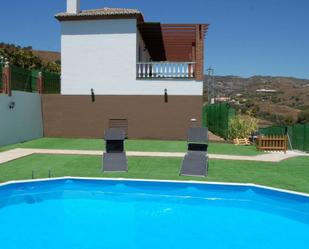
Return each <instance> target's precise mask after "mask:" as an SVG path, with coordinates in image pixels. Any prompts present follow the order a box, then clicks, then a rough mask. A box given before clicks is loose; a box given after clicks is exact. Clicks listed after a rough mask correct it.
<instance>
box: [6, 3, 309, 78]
mask: <svg viewBox="0 0 309 249" xmlns="http://www.w3.org/2000/svg"><path fill="white" fill-rule="evenodd" d="M0 6H1V11H0V13H1V14H0V23H1V28H0V41H3V42H8V43H15V44H19V45H22V46H28V45H31V46H33V48H35V49H41V50H54V51H59V50H60V27H59V24H58V22H57V21H56V20H55V19H54V17H53V16H54V14H55V13H57V12H62V11H64V10H65V6H66V0H27V1H21V0H9V1H5V0H2V1H1V5H0ZM104 6H108V7H128V8H139V9H140V10H141V11H142V12H143V13H144V17H145V20H146V21H160V22H163V23H209V24H210V27H209V32H208V33H207V36H206V41H205V44H206V51H205V56H206V65H205V69H206V68H208V67H209V66H212V67H213V68H214V69H215V74H217V75H240V76H251V75H281V76H294V77H300V78H307V79H309V0H189V1H184V0H152V1H150V0H146V1H145V0H126V1H125V0H81V7H82V9H87V8H97V7H104Z"/></svg>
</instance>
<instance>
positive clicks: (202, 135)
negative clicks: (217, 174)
mask: <svg viewBox="0 0 309 249" xmlns="http://www.w3.org/2000/svg"><path fill="white" fill-rule="evenodd" d="M207 142H208V130H207V128H190V129H189V131H188V152H187V153H186V155H185V157H184V159H183V161H182V166H181V170H180V175H182V176H207V173H208V155H207V149H208V144H207Z"/></svg>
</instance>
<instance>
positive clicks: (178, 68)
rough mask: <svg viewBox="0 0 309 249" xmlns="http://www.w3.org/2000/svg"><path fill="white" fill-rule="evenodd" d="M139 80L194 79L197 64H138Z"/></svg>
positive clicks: (165, 62) (137, 73)
mask: <svg viewBox="0 0 309 249" xmlns="http://www.w3.org/2000/svg"><path fill="white" fill-rule="evenodd" d="M136 75H137V79H194V78H195V62H167V61H164V62H138V63H137V72H136Z"/></svg>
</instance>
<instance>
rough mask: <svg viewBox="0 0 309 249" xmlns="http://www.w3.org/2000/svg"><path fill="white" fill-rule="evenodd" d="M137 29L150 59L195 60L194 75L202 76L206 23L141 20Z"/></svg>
mask: <svg viewBox="0 0 309 249" xmlns="http://www.w3.org/2000/svg"><path fill="white" fill-rule="evenodd" d="M138 29H139V31H140V33H141V36H142V38H143V40H144V42H145V46H146V48H145V49H147V50H148V52H149V54H150V56H151V59H152V61H171V62H195V63H196V73H197V75H196V76H197V77H199V78H202V74H203V65H204V59H203V58H204V38H205V35H206V32H207V30H208V24H161V23H150V22H142V23H139V24H138Z"/></svg>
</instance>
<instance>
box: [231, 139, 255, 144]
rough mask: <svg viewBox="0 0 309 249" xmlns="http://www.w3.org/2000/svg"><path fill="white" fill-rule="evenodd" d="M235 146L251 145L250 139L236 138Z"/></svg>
mask: <svg viewBox="0 0 309 249" xmlns="http://www.w3.org/2000/svg"><path fill="white" fill-rule="evenodd" d="M233 142H234V144H235V145H250V144H251V143H250V141H249V139H248V138H235V139H233Z"/></svg>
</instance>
